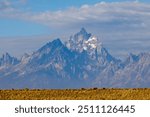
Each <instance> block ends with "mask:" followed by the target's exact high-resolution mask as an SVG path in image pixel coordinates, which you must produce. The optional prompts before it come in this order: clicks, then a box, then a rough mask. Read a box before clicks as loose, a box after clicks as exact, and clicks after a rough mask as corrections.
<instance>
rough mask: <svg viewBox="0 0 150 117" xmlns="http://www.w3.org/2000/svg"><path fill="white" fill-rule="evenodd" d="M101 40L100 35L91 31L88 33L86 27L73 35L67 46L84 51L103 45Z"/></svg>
mask: <svg viewBox="0 0 150 117" xmlns="http://www.w3.org/2000/svg"><path fill="white" fill-rule="evenodd" d="M101 45H102V44H101V42H100V41H99V39H98V37H96V36H95V35H92V34H91V33H87V32H86V30H85V29H84V28H82V29H81V30H80V32H78V33H76V34H75V35H73V36H71V37H70V39H69V41H68V42H67V43H66V46H67V47H68V48H69V49H71V50H74V51H78V52H83V51H91V50H94V51H95V50H96V49H97V47H98V46H101Z"/></svg>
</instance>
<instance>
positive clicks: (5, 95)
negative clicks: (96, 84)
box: [0, 88, 150, 100]
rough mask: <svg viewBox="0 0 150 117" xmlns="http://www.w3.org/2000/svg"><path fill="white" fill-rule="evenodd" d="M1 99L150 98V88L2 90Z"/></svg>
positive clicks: (0, 91)
mask: <svg viewBox="0 0 150 117" xmlns="http://www.w3.org/2000/svg"><path fill="white" fill-rule="evenodd" d="M0 100H150V89H148V88H144V89H140V88H139V89H104V88H103V89H97V88H93V89H84V88H82V89H64V90H39V89H35V90H29V89H22V90H0Z"/></svg>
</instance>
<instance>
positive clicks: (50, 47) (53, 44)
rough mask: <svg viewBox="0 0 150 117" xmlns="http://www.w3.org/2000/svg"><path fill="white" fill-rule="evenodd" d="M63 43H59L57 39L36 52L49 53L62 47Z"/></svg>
mask: <svg viewBox="0 0 150 117" xmlns="http://www.w3.org/2000/svg"><path fill="white" fill-rule="evenodd" d="M62 46H63V43H62V42H61V40H60V39H59V38H57V39H55V40H53V41H52V42H49V43H47V44H46V45H44V46H43V47H42V48H40V49H39V50H38V52H47V53H49V52H50V51H52V50H54V49H56V48H59V47H62Z"/></svg>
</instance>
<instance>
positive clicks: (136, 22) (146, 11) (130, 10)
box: [0, 0, 150, 55]
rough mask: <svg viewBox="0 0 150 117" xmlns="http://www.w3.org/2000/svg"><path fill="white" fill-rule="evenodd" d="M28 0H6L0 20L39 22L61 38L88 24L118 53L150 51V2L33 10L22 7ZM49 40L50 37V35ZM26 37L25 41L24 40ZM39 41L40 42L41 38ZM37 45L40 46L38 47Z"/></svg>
mask: <svg viewBox="0 0 150 117" xmlns="http://www.w3.org/2000/svg"><path fill="white" fill-rule="evenodd" d="M26 3H27V0H21V2H16V4H14V3H12V2H9V1H8V0H3V2H1V5H0V10H1V12H0V19H2V18H7V19H12V20H16V19H17V20H23V21H26V22H34V23H35V22H36V23H37V24H40V25H44V26H46V27H48V28H49V29H50V31H51V33H54V35H56V34H57V36H58V37H60V38H61V37H62V35H63V36H64V35H65V36H64V37H65V38H64V37H63V39H66V37H68V38H69V36H70V35H71V34H72V33H73V32H76V31H77V30H79V29H80V28H81V27H85V28H86V29H88V30H89V32H92V33H93V34H95V35H97V36H98V37H100V39H101V40H102V42H103V43H104V44H105V45H106V47H107V48H108V49H109V50H111V51H112V53H114V54H116V55H120V54H122V55H124V54H127V53H129V52H140V51H149V50H150V48H149V45H150V33H149V32H150V20H149V19H150V4H149V3H142V2H138V1H125V2H100V3H97V4H94V5H86V4H85V5H82V6H81V7H79V8H77V7H70V8H68V9H64V10H59V11H50V10H47V11H45V12H33V11H30V10H29V9H30V8H26V9H22V8H20V7H18V6H19V4H21V5H24V4H26ZM47 40H48V38H47ZM24 41H25V40H22V43H23V42H24ZM37 43H40V41H39V40H38V42H37ZM37 48H38V47H37Z"/></svg>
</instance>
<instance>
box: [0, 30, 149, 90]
mask: <svg viewBox="0 0 150 117" xmlns="http://www.w3.org/2000/svg"><path fill="white" fill-rule="evenodd" d="M81 87H85V88H89V87H109V88H141V87H150V53H140V54H139V55H134V54H130V55H129V56H128V57H127V58H126V59H125V60H124V61H122V60H120V59H117V58H115V57H114V56H112V55H111V54H110V53H109V52H108V51H107V49H106V48H105V47H104V46H103V44H102V43H101V41H100V40H99V39H98V37H96V36H95V35H93V34H91V33H87V31H86V30H85V29H84V28H82V29H81V30H80V31H79V32H78V33H76V34H75V35H72V36H71V37H70V38H69V39H68V41H66V42H65V43H63V42H62V41H61V40H60V39H59V38H58V39H55V40H53V41H52V42H49V43H47V44H45V45H44V46H43V47H41V48H40V49H38V50H37V51H35V52H33V53H32V54H24V55H23V56H22V58H21V59H17V58H16V57H12V56H10V55H9V54H8V53H5V54H3V55H2V57H1V58H0V88H1V89H11V88H53V89H62V88H81Z"/></svg>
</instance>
